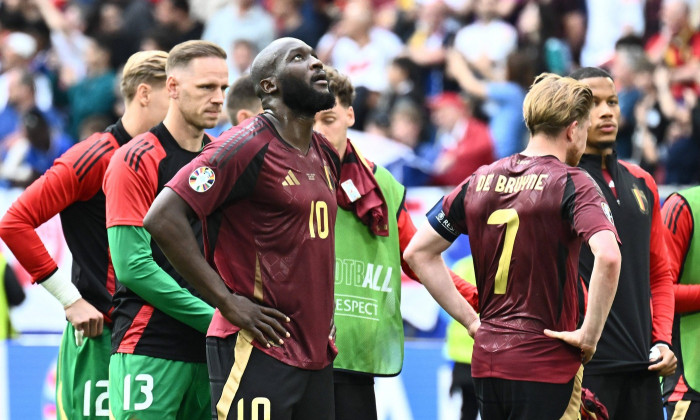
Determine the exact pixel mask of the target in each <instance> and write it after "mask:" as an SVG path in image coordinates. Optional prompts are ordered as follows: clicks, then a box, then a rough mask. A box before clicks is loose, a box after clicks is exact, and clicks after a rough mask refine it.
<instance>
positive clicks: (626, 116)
mask: <svg viewBox="0 0 700 420" xmlns="http://www.w3.org/2000/svg"><path fill="white" fill-rule="evenodd" d="M643 59H644V50H643V49H642V48H641V46H636V45H619V46H618V47H617V48H616V50H615V56H614V58H613V60H612V64H611V67H610V74H611V75H612V77H613V78H614V79H615V88H616V89H617V97H618V99H619V101H620V121H619V126H618V131H617V141H616V142H615V146H616V150H617V155H618V156H619V157H620V158H621V159H629V158H630V157H631V156H632V136H633V135H634V131H635V128H636V122H635V116H634V110H635V107H636V106H637V103H638V102H639V101H640V100H641V99H642V92H641V91H640V90H639V89H638V88H637V86H636V85H635V75H636V74H637V73H638V72H639V67H640V64H641V63H642V60H643Z"/></svg>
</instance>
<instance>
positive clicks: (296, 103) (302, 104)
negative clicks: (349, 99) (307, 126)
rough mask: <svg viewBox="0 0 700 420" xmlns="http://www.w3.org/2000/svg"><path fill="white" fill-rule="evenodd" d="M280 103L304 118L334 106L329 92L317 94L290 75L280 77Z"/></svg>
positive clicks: (333, 98) (332, 95)
mask: <svg viewBox="0 0 700 420" xmlns="http://www.w3.org/2000/svg"><path fill="white" fill-rule="evenodd" d="M280 83H281V85H282V102H284V104H285V105H287V106H288V107H289V108H290V109H292V110H294V111H296V112H298V113H300V114H301V115H303V116H305V117H314V116H315V115H316V113H317V112H319V111H323V110H325V109H330V108H333V107H334V106H335V95H334V94H333V92H331V91H330V90H329V91H328V92H319V91H317V90H316V89H314V88H313V87H311V86H310V85H308V84H306V83H305V82H304V81H303V80H301V79H298V78H295V77H294V76H291V75H284V76H282V77H280Z"/></svg>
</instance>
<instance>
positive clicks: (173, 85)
mask: <svg viewBox="0 0 700 420" xmlns="http://www.w3.org/2000/svg"><path fill="white" fill-rule="evenodd" d="M165 88H166V89H168V96H169V97H170V98H171V99H177V97H178V83H177V79H176V78H175V77H174V76H172V75H171V76H168V78H167V79H165Z"/></svg>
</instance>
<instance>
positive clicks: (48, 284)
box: [40, 273, 82, 309]
mask: <svg viewBox="0 0 700 420" xmlns="http://www.w3.org/2000/svg"><path fill="white" fill-rule="evenodd" d="M40 284H41V285H42V286H44V289H46V290H48V292H49V293H51V294H52V295H53V297H55V298H56V300H58V301H59V302H61V305H63V308H64V309H65V308H66V307H68V306H70V305H72V304H74V303H75V302H77V301H78V299H80V298H82V296H81V295H80V292H79V291H78V289H77V288H76V287H75V285H74V284H73V283H71V282H70V280H68V279H66V278H65V277H64V276H59V275H57V273H54V274H52V275H51V276H50V277H49V278H48V279H46V280H44V281H42V282H41V283H40Z"/></svg>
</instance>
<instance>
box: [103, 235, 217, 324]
mask: <svg viewBox="0 0 700 420" xmlns="http://www.w3.org/2000/svg"><path fill="white" fill-rule="evenodd" d="M107 236H108V239H109V247H110V249H111V250H112V263H113V264H114V272H115V274H116V275H117V278H118V279H119V281H120V282H121V283H122V284H123V285H124V286H126V287H128V288H129V289H130V290H131V291H133V292H134V293H136V294H137V295H139V296H141V297H142V298H143V299H144V300H146V301H147V302H148V303H150V304H151V305H153V306H154V307H155V308H158V309H159V310H161V311H162V312H163V313H165V314H167V315H168V316H170V317H172V318H174V319H176V320H178V321H180V322H182V323H183V324H186V325H189V326H190V327H192V328H194V329H196V330H198V331H200V332H202V333H206V331H207V328H209V324H210V323H211V319H212V316H214V308H212V307H211V306H209V305H208V304H207V303H205V302H204V301H203V300H202V299H200V298H198V297H196V296H194V295H193V294H192V293H190V291H189V290H187V289H185V288H184V287H182V286H180V285H179V284H177V282H176V281H175V279H173V278H172V277H170V275H168V273H166V272H165V270H163V269H162V268H161V267H159V266H158V264H157V263H156V262H155V260H153V253H152V251H151V235H150V234H149V233H148V232H147V231H146V229H144V228H143V227H136V226H113V227H111V228H109V229H107Z"/></svg>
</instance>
